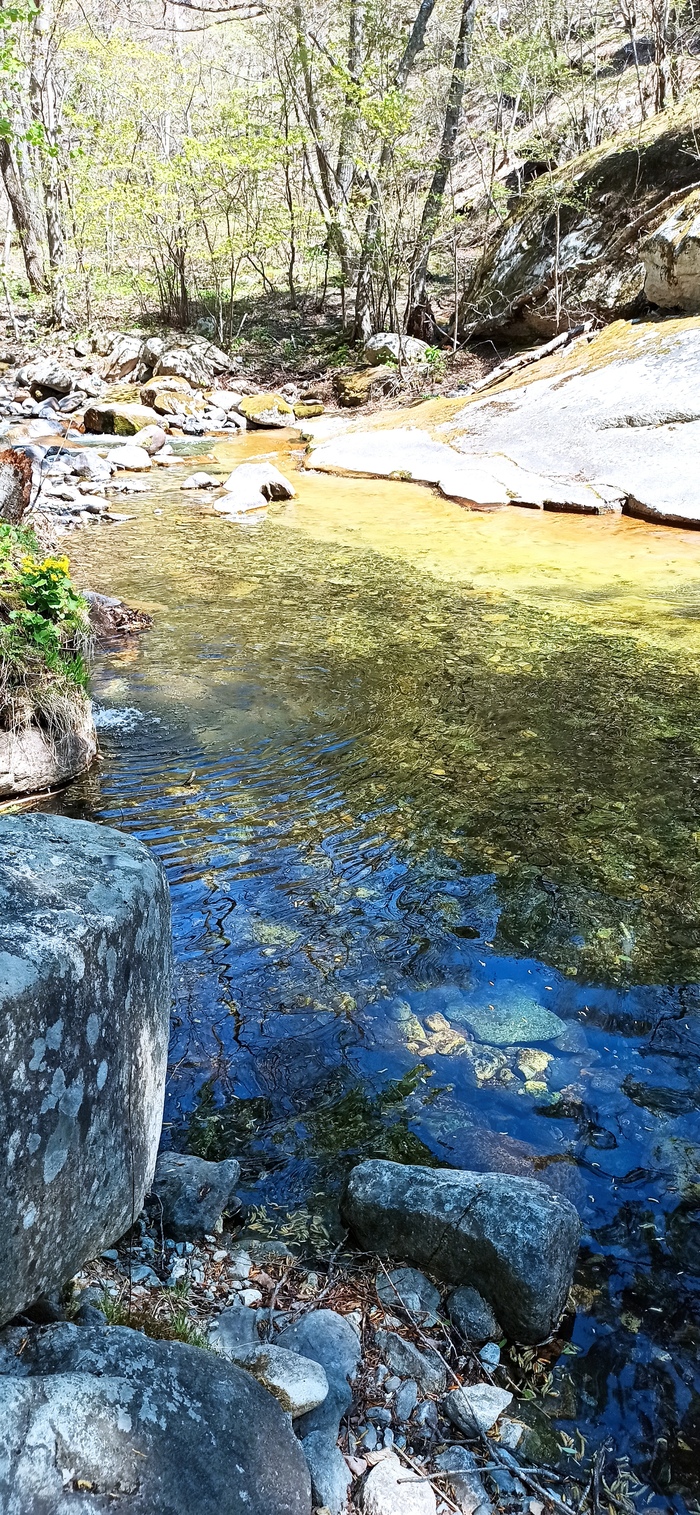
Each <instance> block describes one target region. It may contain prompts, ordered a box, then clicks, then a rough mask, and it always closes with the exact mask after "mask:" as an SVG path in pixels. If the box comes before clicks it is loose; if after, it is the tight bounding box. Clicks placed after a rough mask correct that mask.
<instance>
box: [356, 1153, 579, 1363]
mask: <svg viewBox="0 0 700 1515" xmlns="http://www.w3.org/2000/svg"><path fill="white" fill-rule="evenodd" d="M343 1215H344V1218H345V1220H346V1222H347V1224H348V1225H349V1226H350V1228H351V1230H352V1231H353V1233H354V1235H355V1237H356V1238H357V1240H358V1241H359V1243H360V1245H361V1246H362V1247H366V1248H367V1249H368V1250H372V1251H375V1252H379V1253H384V1254H385V1255H386V1254H388V1255H389V1256H390V1257H400V1258H406V1259H407V1260H408V1261H409V1262H414V1263H417V1264H418V1265H419V1266H423V1267H430V1270H431V1272H432V1273H434V1274H435V1275H436V1276H437V1277H438V1278H444V1279H446V1280H447V1281H448V1282H450V1283H455V1284H470V1285H471V1286H472V1287H474V1288H476V1289H478V1290H479V1293H480V1294H482V1295H483V1297H484V1299H486V1300H487V1301H488V1303H489V1304H490V1305H491V1306H492V1307H493V1309H494V1310H495V1312H496V1315H497V1317H498V1319H499V1321H500V1322H501V1324H502V1326H503V1328H504V1330H505V1331H507V1333H508V1335H509V1336H511V1337H512V1338H513V1339H514V1340H515V1341H522V1342H538V1341H544V1340H545V1338H546V1337H547V1336H549V1334H550V1332H551V1331H552V1330H553V1329H554V1327H555V1326H556V1324H557V1322H558V1320H559V1317H560V1315H561V1313H562V1310H563V1309H564V1306H565V1304H566V1300H567V1296H568V1293H569V1288H570V1286H571V1280H572V1277H573V1271H574V1264H575V1262H576V1256H577V1253H578V1245H579V1240H580V1237H581V1222H580V1220H579V1217H578V1214H577V1212H576V1210H575V1209H574V1207H573V1205H572V1204H570V1203H569V1201H568V1199H563V1198H562V1197H561V1195H559V1194H553V1193H552V1190H551V1189H548V1188H547V1186H546V1184H542V1183H539V1182H538V1180H537V1179H531V1178H513V1177H512V1175H511V1174H509V1173H469V1172H465V1171H463V1170H459V1169H453V1168H444V1169H443V1168H439V1169H438V1168H418V1167H413V1166H409V1165H405V1166H404V1165H403V1164H401V1163H391V1162H383V1161H381V1160H375V1159H370V1160H368V1161H367V1162H364V1163H360V1164H359V1166H358V1167H357V1168H353V1170H352V1173H351V1174H350V1178H349V1180H348V1185H347V1189H346V1192H345V1196H344V1199H343ZM414 1376H415V1375H414Z"/></svg>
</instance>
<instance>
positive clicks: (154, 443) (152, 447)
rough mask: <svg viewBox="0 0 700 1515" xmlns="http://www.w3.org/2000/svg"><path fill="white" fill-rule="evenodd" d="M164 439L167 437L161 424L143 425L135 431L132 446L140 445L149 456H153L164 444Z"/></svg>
mask: <svg viewBox="0 0 700 1515" xmlns="http://www.w3.org/2000/svg"><path fill="white" fill-rule="evenodd" d="M166 441H167V437H166V435H165V432H164V431H163V428H162V426H155V425H154V426H144V427H143V428H142V430H141V431H137V432H136V435H135V437H134V441H133V446H134V447H142V448H143V450H144V452H147V453H148V456H149V458H153V457H155V454H156V453H157V452H160V449H161V447H164V446H165V443H166Z"/></svg>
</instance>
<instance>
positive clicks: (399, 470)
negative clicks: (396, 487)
mask: <svg viewBox="0 0 700 1515" xmlns="http://www.w3.org/2000/svg"><path fill="white" fill-rule="evenodd" d="M461 462H462V460H461V458H460V456H459V453H458V452H455V451H454V449H453V448H452V447H448V446H446V444H445V443H444V442H435V441H434V440H433V438H432V437H431V436H429V435H428V433H427V432H426V431H420V430H419V429H418V427H411V426H403V427H401V426H399V427H397V428H396V429H395V430H391V429H389V428H387V429H386V430H381V431H380V430H377V431H353V432H348V433H346V434H345V435H344V436H338V437H334V438H333V439H332V440H331V441H328V442H322V443H320V445H319V446H318V447H315V448H314V450H313V452H312V453H311V455H310V457H309V460H308V463H307V467H308V468H315V469H320V471H321V472H322V473H340V474H357V475H362V474H364V475H365V476H369V477H370V478H373V479H390V478H391V477H392V476H395V477H396V478H399V479H412V480H413V481H414V482H415V483H416V484H437V482H438V479H439V478H440V474H441V473H446V472H447V471H448V469H450V468H458V467H459V466H460V464H461Z"/></svg>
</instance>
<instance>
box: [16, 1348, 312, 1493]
mask: <svg viewBox="0 0 700 1515" xmlns="http://www.w3.org/2000/svg"><path fill="white" fill-rule="evenodd" d="M0 1418H1V1419H2V1425H3V1436H2V1451H1V1452H0V1509H2V1511H3V1512H4V1515H27V1512H29V1511H30V1510H31V1511H32V1515H76V1512H79V1515H91V1512H93V1511H94V1512H95V1515H107V1512H112V1511H113V1510H114V1509H115V1508H116V1507H118V1509H119V1511H120V1515H165V1512H166V1511H167V1515H310V1510H311V1488H310V1480H309V1473H308V1470H307V1467H306V1462H305V1459H304V1455H303V1452H302V1450H301V1447H300V1446H299V1443H298V1441H297V1440H296V1437H295V1435H294V1432H293V1431H292V1427H291V1422H290V1420H289V1417H288V1416H287V1415H285V1413H284V1411H283V1410H282V1409H281V1407H280V1406H279V1405H278V1403H277V1401H276V1400H275V1399H273V1398H272V1395H271V1394H268V1393H267V1391H266V1390H265V1389H263V1388H261V1387H260V1385H259V1384H258V1383H256V1382H255V1379H254V1378H252V1377H251V1376H250V1374H249V1373H244V1372H242V1370H241V1369H240V1368H236V1367H234V1366H232V1365H231V1364H230V1363H226V1362H223V1361H222V1360H221V1358H219V1357H217V1356H216V1355H215V1354H214V1353H212V1352H206V1351H203V1350H202V1349H201V1348H199V1347H189V1346H184V1345H183V1343H182V1342H166V1341H151V1340H150V1339H149V1338H148V1337H146V1336H142V1335H141V1333H140V1332H138V1331H131V1330H128V1329H127V1328H125V1327H118V1326H117V1327H111V1328H110V1327H108V1326H102V1327H100V1326H87V1327H80V1326H75V1325H69V1324H61V1325H56V1326H49V1327H44V1328H40V1329H29V1330H26V1329H22V1330H18V1329H10V1330H9V1331H6V1332H5V1333H4V1334H3V1337H2V1338H0Z"/></svg>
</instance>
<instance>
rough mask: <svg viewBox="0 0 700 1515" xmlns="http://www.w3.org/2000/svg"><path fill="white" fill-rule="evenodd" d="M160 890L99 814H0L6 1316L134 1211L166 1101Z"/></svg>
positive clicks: (145, 863) (150, 861) (154, 875)
mask: <svg viewBox="0 0 700 1515" xmlns="http://www.w3.org/2000/svg"><path fill="white" fill-rule="evenodd" d="M170 973H171V940H170V901H169V896H168V888H167V884H166V882H165V877H164V875H163V871H162V868H161V866H160V864H159V862H158V860H157V859H156V858H155V857H153V856H152V855H151V853H149V852H148V851H147V849H146V848H145V847H144V846H143V844H142V843H141V842H138V841H136V840H135V839H134V838H132V837H127V836H123V835H122V834H121V833H120V832H118V831H113V830H112V829H111V828H109V827H106V826H94V825H91V824H89V823H88V822H85V821H72V820H66V819H63V818H62V817H59V816H53V815H32V816H23V817H16V816H9V817H5V818H3V819H2V820H0V1087H1V1088H2V1090H3V1098H2V1102H1V1104H0V1142H1V1143H2V1150H3V1152H4V1154H5V1177H4V1183H3V1188H2V1199H1V1200H0V1217H1V1220H0V1228H1V1231H2V1236H3V1245H2V1269H1V1270H0V1322H4V1321H7V1320H9V1319H11V1317H12V1316H13V1315H15V1314H16V1313H18V1312H19V1311H21V1310H22V1309H23V1308H24V1307H26V1306H29V1305H31V1304H32V1303H33V1302H34V1300H36V1299H37V1298H39V1296H40V1295H43V1294H47V1293H48V1292H49V1291H50V1290H52V1289H54V1288H56V1287H57V1286H59V1285H60V1284H62V1283H63V1281H64V1280H65V1279H67V1278H70V1277H72V1275H73V1274H74V1273H75V1272H76V1271H77V1270H78V1269H79V1268H80V1267H81V1266H82V1264H83V1263H85V1262H86V1261H87V1260H88V1259H89V1258H91V1257H94V1256H95V1254H96V1253H98V1252H100V1251H101V1250H103V1249H104V1248H105V1247H109V1246H110V1245H111V1244H112V1243H113V1242H114V1241H115V1239H116V1238H118V1237H119V1236H121V1235H122V1234H123V1233H124V1231H125V1230H126V1229H127V1227H128V1226H129V1225H130V1224H131V1223H132V1221H133V1220H135V1219H136V1217H137V1215H138V1214H139V1211H140V1209H141V1206H142V1204H143V1200H144V1195H145V1194H146V1192H147V1190H148V1189H149V1187H150V1184H151V1179H152V1177H153V1170H154V1166H155V1160H156V1152H157V1149H158V1139H159V1136H160V1128H161V1121H162V1113H163V1093H164V1086H165V1067H166V1056H167V1046H168V1026H169V1014H170Z"/></svg>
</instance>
